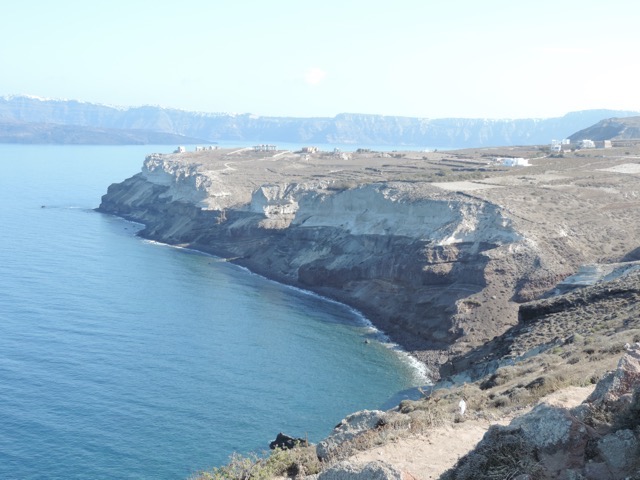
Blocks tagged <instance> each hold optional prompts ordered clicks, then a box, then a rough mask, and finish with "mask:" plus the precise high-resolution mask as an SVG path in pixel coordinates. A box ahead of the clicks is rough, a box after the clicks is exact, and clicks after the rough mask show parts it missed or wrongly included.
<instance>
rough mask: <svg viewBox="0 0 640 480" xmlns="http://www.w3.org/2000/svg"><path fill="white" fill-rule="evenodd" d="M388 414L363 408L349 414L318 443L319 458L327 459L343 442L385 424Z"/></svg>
mask: <svg viewBox="0 0 640 480" xmlns="http://www.w3.org/2000/svg"><path fill="white" fill-rule="evenodd" d="M387 416H388V414H387V413H385V412H383V411H381V410H362V411H360V412H356V413H353V414H351V415H349V416H348V417H346V418H345V419H344V420H342V422H340V423H339V424H338V425H336V427H335V428H334V429H333V432H331V434H330V435H329V436H328V437H327V438H325V439H324V440H322V441H321V442H320V443H318V445H317V447H316V453H317V455H318V458H319V459H321V460H326V459H327V458H329V456H330V455H331V454H332V452H335V451H336V450H337V449H338V448H339V447H340V446H341V445H342V444H343V443H345V442H347V441H349V440H352V439H354V438H355V437H357V436H359V435H362V434H363V433H365V432H367V431H369V430H372V429H374V428H377V427H380V426H382V425H384V424H385V423H386V420H385V418H386V417H387Z"/></svg>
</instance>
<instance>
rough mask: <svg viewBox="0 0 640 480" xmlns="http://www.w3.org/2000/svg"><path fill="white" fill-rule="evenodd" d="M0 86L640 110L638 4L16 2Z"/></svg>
mask: <svg viewBox="0 0 640 480" xmlns="http://www.w3.org/2000/svg"><path fill="white" fill-rule="evenodd" d="M0 12H1V16H0V18H2V26H1V27H0V72H1V73H0V95H7V94H30V95H37V96H42V97H50V98H71V99H79V100H85V101H90V102H98V103H107V104H113V105H122V106H128V105H143V104H150V105H161V106H166V107H174V108H180V109H185V110H199V111H205V112H237V113H247V112H251V113H255V114H258V115H287V116H333V115H335V114H337V113H341V112H352V113H378V114H385V115H406V116H419V117H430V118H438V117H489V118H502V117H512V118H521V117H549V116H560V115H563V114H565V113H567V112H569V111H573V110H583V109H590V108H616V109H628V110H640V94H639V93H638V92H639V91H640V62H639V61H638V55H639V52H640V26H639V23H638V22H640V2H639V1H638V0H608V1H606V2H605V1H602V0H598V1H595V0H576V1H573V0H528V1H524V0H504V1H503V0H484V1H482V0H439V1H433V0H394V1H384V2H383V1H378V0H364V1H360V0H339V1H334V0H318V1H313V2H311V1H306V0H261V1H257V0H255V1H254V0H202V1H200V0H182V1H175V0H174V1H171V2H169V1H164V0H149V1H145V0H126V1H125V0H111V1H109V2H91V1H87V0H81V1H70V0H57V1H50V0H40V1H38V0H20V1H17V0H16V1H8V2H5V4H4V5H3V6H2V8H1V9H0Z"/></svg>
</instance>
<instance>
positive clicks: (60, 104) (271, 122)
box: [0, 96, 638, 148]
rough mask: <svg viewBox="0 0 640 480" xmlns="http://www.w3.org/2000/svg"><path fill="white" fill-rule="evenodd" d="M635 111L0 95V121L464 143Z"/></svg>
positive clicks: (553, 131)
mask: <svg viewBox="0 0 640 480" xmlns="http://www.w3.org/2000/svg"><path fill="white" fill-rule="evenodd" d="M637 114H638V112H626V111H616V110H588V111H582V112H573V113H568V114H567V115H565V116H563V117H558V118H547V119H533V118H529V119H526V118H525V119H477V118H476V119H472V118H440V119H430V118H410V117H395V116H382V115H364V114H350V113H343V114H340V115H336V116H335V117H326V118H293V117H263V116H257V115H251V114H241V115H238V114H226V113H202V112H187V111H183V110H176V109H169V108H161V107H155V106H142V107H129V108H117V107H111V106H106V105H98V104H92V103H86V102H78V101H75V100H43V99H38V98H35V97H26V96H6V97H0V122H4V123H7V122H33V123H51V124H57V125H74V126H78V127H91V128H98V129H119V130H130V129H134V130H145V131H154V132H164V133H171V134H176V135H184V136H188V137H193V138H201V139H207V140H209V141H218V140H233V141H252V142H257V143H265V142H269V143H271V142H281V143H282V142H285V143H309V144H314V143H317V144H356V145H415V146H419V147H423V148H424V147H436V148H462V147H476V146H478V147H479V146H489V145H493V146H499V145H534V144H547V143H549V142H550V141H551V139H553V138H556V139H560V138H564V137H567V136H568V135H570V134H572V133H574V132H576V131H578V130H580V129H583V128H586V127H588V126H589V125H593V124H594V123H596V122H598V121H600V120H602V119H603V118H611V117H625V116H629V115H637Z"/></svg>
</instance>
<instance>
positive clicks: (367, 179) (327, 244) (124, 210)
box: [99, 149, 631, 366]
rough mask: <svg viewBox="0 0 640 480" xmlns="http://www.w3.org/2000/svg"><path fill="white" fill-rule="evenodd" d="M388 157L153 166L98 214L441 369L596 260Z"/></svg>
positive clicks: (150, 160)
mask: <svg viewBox="0 0 640 480" xmlns="http://www.w3.org/2000/svg"><path fill="white" fill-rule="evenodd" d="M388 157H389V156H388V155H386V156H385V155H378V154H375V153H370V154H367V155H361V156H358V155H353V156H352V158H351V159H350V160H349V161H345V160H344V159H343V158H342V157H340V158H336V157H335V156H331V155H329V154H316V155H311V156H310V155H297V154H293V153H290V152H277V153H275V154H272V152H269V153H268V154H266V153H264V152H253V151H249V150H246V149H245V150H242V151H226V150H216V151H213V152H196V153H193V154H175V155H151V156H149V157H147V159H146V161H145V164H144V167H143V170H142V172H141V173H139V174H137V175H135V176H133V177H131V178H129V179H127V180H125V181H124V182H122V183H119V184H114V185H111V186H110V187H109V189H108V192H107V194H106V195H104V197H103V199H102V203H101V205H100V207H99V210H100V211H102V212H107V213H112V214H116V215H120V216H122V217H125V218H128V219H131V220H135V221H137V222H141V223H143V224H144V225H145V228H144V229H143V230H142V231H141V235H142V236H144V237H147V238H151V239H154V240H158V241H162V242H166V243H170V244H180V245H188V246H190V247H192V248H195V249H198V250H202V251H206V252H210V253H213V254H216V255H218V256H221V257H225V258H228V259H232V261H234V262H236V263H238V264H241V265H243V266H246V267H248V268H249V269H251V270H252V271H255V272H257V273H260V274H263V275H265V276H267V277H269V278H272V279H275V280H278V281H281V282H284V283H287V284H292V285H296V286H299V287H302V288H305V289H309V290H313V291H316V292H318V293H321V294H323V295H326V296H328V297H331V298H334V299H337V300H340V301H343V302H345V303H347V304H349V305H351V306H353V307H355V308H358V309H360V310H361V311H363V313H364V314H365V315H366V316H367V317H368V318H370V319H371V320H372V322H373V323H374V324H375V325H376V326H378V327H379V328H381V329H382V330H383V331H384V332H385V333H387V334H388V335H389V336H390V337H391V338H392V339H393V340H394V341H396V342H398V343H399V344H400V345H401V346H403V347H404V348H406V349H407V350H409V351H412V352H413V353H414V354H415V355H416V356H417V357H418V358H420V359H422V360H424V361H426V362H427V363H429V364H431V365H434V366H435V365H437V364H439V363H442V362H444V361H446V360H447V359H448V358H449V356H450V355H456V354H460V353H463V352H466V351H468V350H469V349H470V348H473V347H475V346H477V345H479V344H481V343H483V342H485V341H486V340H488V339H490V338H493V337H494V336H495V335H498V334H500V333H502V332H504V330H505V329H506V328H507V327H508V326H509V325H512V324H513V323H515V322H516V321H517V303H516V302H515V301H517V300H527V299H531V298H535V297H537V296H539V295H541V294H542V293H544V292H545V291H547V290H549V289H550V288H552V287H553V286H554V285H555V284H556V283H557V282H558V281H559V280H561V279H562V278H564V277H566V276H567V275H569V274H571V273H573V272H574V271H575V269H576V268H577V267H578V266H579V264H580V263H582V261H583V260H584V259H583V258H581V257H580V258H579V255H577V254H576V253H575V252H574V250H575V248H573V246H571V245H567V244H566V242H565V243H563V244H562V245H560V246H556V247H553V248H548V245H546V244H541V242H540V237H539V236H536V235H537V233H539V230H540V229H538V230H535V229H531V228H529V227H528V224H527V222H526V221H523V219H522V216H523V214H524V213H526V212H524V213H523V212H521V211H517V212H514V209H513V208H511V207H510V206H507V207H505V206H503V205H501V203H502V202H499V201H496V200H494V199H492V198H490V196H489V195H485V198H483V196H482V195H480V194H479V193H478V192H485V193H486V192H490V190H489V189H486V190H484V189H483V190H478V191H475V190H474V191H471V192H465V191H463V190H464V189H460V190H458V189H455V188H454V189H447V188H442V187H441V186H439V185H440V184H437V183H436V184H434V183H432V182H431V181H428V180H429V179H424V180H416V177H417V175H416V173H419V172H414V171H411V170H410V168H420V169H421V170H420V172H421V173H423V174H424V173H425V172H427V173H428V169H429V168H430V167H429V166H430V165H431V163H429V161H425V160H424V159H422V158H420V160H422V163H420V165H418V166H417V167H416V165H417V164H416V163H415V162H413V163H412V160H411V159H406V158H403V159H402V161H398V162H393V161H390V159H389V158H388ZM423 157H424V156H423ZM417 161H418V160H416V162H417ZM434 161H438V162H440V161H441V160H440V159H435V160H434ZM418 163H419V162H418ZM405 167H406V170H407V171H408V172H409V174H407V173H405V170H404V168H405ZM438 168H441V167H440V166H438ZM493 173H496V172H493ZM498 173H499V172H498ZM514 213H515V214H514ZM523 227H524V228H523ZM536 232H537V233H536ZM628 250H629V251H630V250H631V248H629V249H628ZM567 252H569V253H570V254H569V255H567Z"/></svg>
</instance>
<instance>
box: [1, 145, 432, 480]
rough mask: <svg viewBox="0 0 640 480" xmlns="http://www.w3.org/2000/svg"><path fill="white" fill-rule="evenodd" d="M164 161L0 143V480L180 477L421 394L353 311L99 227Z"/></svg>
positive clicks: (128, 227) (113, 221)
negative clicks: (154, 164)
mask: <svg viewBox="0 0 640 480" xmlns="http://www.w3.org/2000/svg"><path fill="white" fill-rule="evenodd" d="M171 149H172V148H170V147H167V146H161V147H156V146H126V147H122V146H117V147H112V146H110V147H103V146H100V147H96V146H91V147H87V146H27V145H0V478H1V479H36V478H37V479H42V478H47V479H80V478H82V479H181V478H186V477H188V476H189V475H190V474H192V473H194V472H197V471H199V470H202V469H206V468H208V467H211V466H215V465H220V464H222V463H224V462H225V461H226V460H227V458H228V456H229V455H230V454H231V453H232V452H234V451H238V452H243V453H247V452H249V451H264V450H266V449H268V443H269V442H270V441H271V440H273V439H274V438H275V436H276V434H277V433H278V432H280V431H282V432H285V433H287V434H289V435H294V436H300V437H308V438H309V440H311V441H313V442H317V441H318V440H320V439H322V438H323V437H324V436H326V435H327V434H328V433H329V432H330V431H331V429H332V428H333V426H334V425H335V424H336V423H337V422H339V421H340V419H341V418H343V417H344V416H345V415H347V414H349V413H351V412H354V411H357V410H361V409H364V408H370V409H371V408H379V407H380V406H381V405H383V404H385V402H387V401H388V399H389V398H391V397H393V396H394V395H395V394H396V393H397V392H399V391H401V390H403V389H405V388H408V387H411V386H414V385H418V384H422V383H424V382H425V379H424V377H423V376H422V375H421V373H420V371H419V370H418V369H417V368H416V367H415V365H412V364H411V362H410V361H408V360H407V357H406V356H404V355H402V354H400V353H398V352H397V351H395V350H394V349H392V348H389V347H388V346H387V345H384V344H383V343H380V342H378V341H375V340H373V341H371V342H370V343H365V340H366V339H373V338H375V336H376V335H375V332H373V331H372V329H371V328H370V327H368V326H367V325H366V322H365V321H364V320H363V318H362V317H360V316H359V315H358V314H357V313H356V312H353V311H352V310H350V309H349V308H347V307H345V306H342V305H340V304H337V303H334V302H329V301H325V300H323V299H321V298H318V297H317V296H314V295H310V294H307V293H305V292H301V291H298V290H295V289H293V288H289V287H286V286H283V285H279V284H277V283H274V282H271V281H269V280H266V279H264V278H262V277H260V276H257V275H254V274H251V273H249V272H247V271H246V270H243V269H241V268H239V267H236V266H234V265H232V264H229V263H225V262H222V261H219V260H218V259H216V258H215V257H211V256H205V255H201V254H198V253H196V252H190V251H188V250H181V249H177V248H172V247H168V246H165V245H159V244H155V243H152V242H148V241H145V240H143V239H141V238H139V237H137V236H136V235H135V233H136V231H137V230H138V229H139V228H140V227H139V226H137V225H135V224H132V223H130V222H126V221H124V220H122V219H119V218H116V217H113V216H110V215H105V214H101V213H97V212H95V211H94V210H93V209H94V208H95V207H97V206H98V205H99V203H100V197H101V195H102V194H104V193H105V192H106V189H107V187H108V185H109V184H111V183H113V182H118V181H122V180H124V179H125V178H127V177H129V176H131V175H133V174H135V173H136V172H138V171H139V170H140V167H141V166H142V162H143V160H144V156H145V155H146V154H148V153H151V152H168V151H169V150H171Z"/></svg>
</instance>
